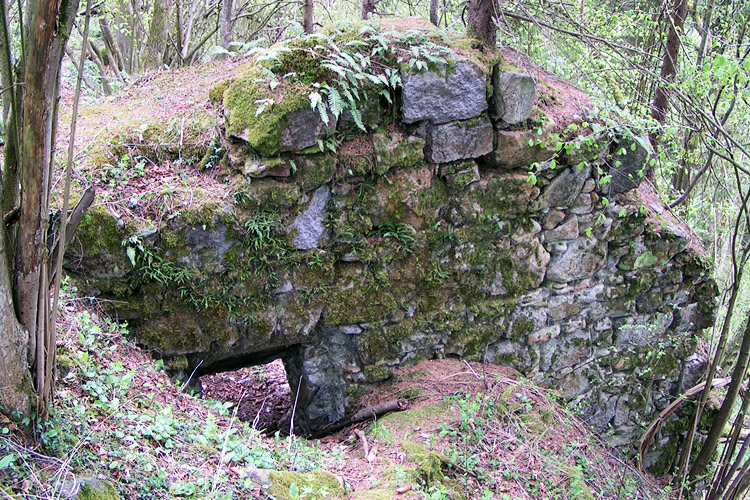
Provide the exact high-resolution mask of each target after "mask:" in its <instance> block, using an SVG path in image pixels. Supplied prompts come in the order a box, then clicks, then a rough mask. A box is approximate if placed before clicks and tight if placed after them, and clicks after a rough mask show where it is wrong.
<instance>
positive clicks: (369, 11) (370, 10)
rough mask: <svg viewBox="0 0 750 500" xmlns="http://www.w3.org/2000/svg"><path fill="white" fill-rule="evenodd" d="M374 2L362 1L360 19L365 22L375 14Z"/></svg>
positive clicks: (369, 0)
mask: <svg viewBox="0 0 750 500" xmlns="http://www.w3.org/2000/svg"><path fill="white" fill-rule="evenodd" d="M375 2H376V0H362V19H364V20H367V19H370V17H371V16H372V15H373V14H375Z"/></svg>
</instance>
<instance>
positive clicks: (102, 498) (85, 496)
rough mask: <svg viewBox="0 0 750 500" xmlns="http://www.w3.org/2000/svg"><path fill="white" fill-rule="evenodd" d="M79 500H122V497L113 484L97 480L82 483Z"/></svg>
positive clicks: (87, 480)
mask: <svg viewBox="0 0 750 500" xmlns="http://www.w3.org/2000/svg"><path fill="white" fill-rule="evenodd" d="M76 498H77V500H120V495H119V493H117V490H116V489H115V487H114V486H112V483H110V482H109V481H100V480H97V479H86V480H82V481H81V485H80V490H79V491H78V496H77V497H76Z"/></svg>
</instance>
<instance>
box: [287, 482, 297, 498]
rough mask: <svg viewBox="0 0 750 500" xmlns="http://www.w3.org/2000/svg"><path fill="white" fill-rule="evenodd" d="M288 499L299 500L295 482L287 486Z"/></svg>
mask: <svg viewBox="0 0 750 500" xmlns="http://www.w3.org/2000/svg"><path fill="white" fill-rule="evenodd" d="M289 498H291V499H292V500H297V499H298V498H299V486H297V483H296V482H294V483H292V484H290V485H289Z"/></svg>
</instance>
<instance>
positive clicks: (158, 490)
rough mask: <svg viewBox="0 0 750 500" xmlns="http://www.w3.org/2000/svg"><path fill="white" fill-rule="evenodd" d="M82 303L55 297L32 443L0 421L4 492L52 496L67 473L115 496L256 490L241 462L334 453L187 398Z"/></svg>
mask: <svg viewBox="0 0 750 500" xmlns="http://www.w3.org/2000/svg"><path fill="white" fill-rule="evenodd" d="M68 293H69V294H70V293H72V290H70V288H68ZM84 304H86V302H85V301H82V299H78V298H75V297H73V296H71V295H66V297H65V299H64V300H63V307H64V308H65V309H66V311H67V313H66V314H65V315H64V317H63V319H64V323H65V328H63V330H62V331H61V338H60V339H59V340H58V345H59V346H60V347H59V354H58V364H59V367H60V374H61V375H60V380H59V381H58V385H57V394H56V399H55V403H54V405H53V409H52V413H51V415H50V418H49V419H48V420H47V421H46V422H39V423H38V424H37V435H36V437H37V438H38V442H37V443H38V444H36V445H34V444H32V443H30V442H29V441H28V440H27V438H23V437H22V435H21V434H19V433H18V432H17V430H16V428H15V426H13V425H12V424H10V423H9V422H8V423H6V424H1V423H0V487H2V488H3V491H4V492H7V495H5V497H6V498H7V496H8V495H11V496H10V498H57V497H58V496H57V495H59V488H60V487H61V485H62V484H63V481H65V480H69V479H72V478H73V477H87V478H97V479H101V480H106V481H108V482H110V483H111V484H112V485H114V488H115V489H116V490H117V493H118V494H119V495H120V497H121V498H123V499H173V498H194V499H199V498H200V499H204V498H205V499H230V498H257V497H258V495H259V493H260V492H261V489H260V485H259V484H255V483H254V482H253V481H252V479H251V478H250V475H249V473H248V472H247V471H249V470H250V469H251V468H255V467H257V468H261V469H270V470H278V471H284V470H287V469H290V468H293V469H294V470H296V471H300V472H305V471H315V470H318V469H319V468H320V467H321V466H325V464H326V463H328V462H329V461H331V460H334V458H335V457H334V458H332V455H331V453H330V452H328V451H324V450H322V449H321V448H319V447H318V445H317V444H316V443H315V442H312V441H311V442H307V441H305V440H303V439H299V438H286V439H284V438H280V437H277V438H275V439H269V438H267V437H263V436H261V435H260V433H259V432H258V431H256V430H255V429H253V428H252V425H251V423H248V422H241V421H239V420H238V419H236V418H235V415H234V413H233V409H232V408H231V403H220V402H217V401H212V400H202V399H196V397H194V396H192V395H191V394H188V393H187V392H186V391H185V390H183V388H182V387H180V386H177V385H175V383H174V382H173V381H172V380H170V379H169V378H168V377H167V376H166V374H165V372H164V371H163V370H162V369H161V367H162V365H163V363H162V362H161V361H153V360H151V359H150V358H149V357H148V355H146V354H145V353H143V352H141V351H140V350H138V348H137V347H136V346H135V344H134V343H133V340H132V339H131V338H130V333H129V331H128V327H127V325H126V324H118V323H116V322H114V321H112V320H110V319H108V318H106V317H103V316H98V315H97V314H95V313H93V312H91V311H92V309H91V306H90V305H86V306H85V307H84ZM0 422H1V421H0ZM27 423H28V424H31V423H32V422H27ZM32 446H33V447H34V451H33V452H32V451H31V448H32ZM78 498H99V497H96V496H83V497H82V496H79V497H78ZM102 498H104V497H102ZM107 498H109V497H107Z"/></svg>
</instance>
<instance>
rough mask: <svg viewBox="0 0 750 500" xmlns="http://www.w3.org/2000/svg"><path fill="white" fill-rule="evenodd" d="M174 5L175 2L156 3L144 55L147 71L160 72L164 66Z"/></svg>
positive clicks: (157, 1) (157, 0) (166, 0)
mask: <svg viewBox="0 0 750 500" xmlns="http://www.w3.org/2000/svg"><path fill="white" fill-rule="evenodd" d="M172 5H173V2H171V1H170V0H156V1H155V2H154V11H153V16H152V17H151V24H150V25H149V28H148V41H147V42H146V48H145V51H144V55H143V64H144V66H145V68H146V69H147V70H158V69H161V68H162V67H163V65H164V56H165V54H166V49H167V37H168V36H169V18H170V17H171V10H172Z"/></svg>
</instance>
